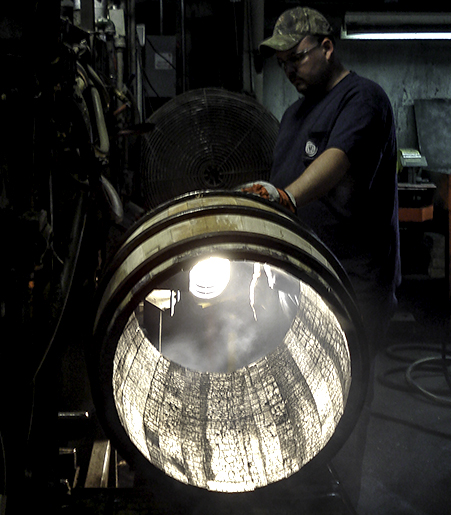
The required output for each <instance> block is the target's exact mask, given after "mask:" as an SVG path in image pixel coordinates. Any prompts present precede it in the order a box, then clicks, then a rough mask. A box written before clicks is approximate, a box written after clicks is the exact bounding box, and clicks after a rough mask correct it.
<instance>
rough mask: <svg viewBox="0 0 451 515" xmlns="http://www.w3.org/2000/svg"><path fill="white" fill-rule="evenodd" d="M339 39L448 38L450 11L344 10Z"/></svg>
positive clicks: (450, 32) (450, 23) (450, 35)
mask: <svg viewBox="0 0 451 515" xmlns="http://www.w3.org/2000/svg"><path fill="white" fill-rule="evenodd" d="M341 39H367V40H403V39H420V40H421V39H423V40H440V39H441V40H443V39H451V13H394V12H382V13H381V12H355V13H346V14H345V18H344V23H343V26H342V28H341Z"/></svg>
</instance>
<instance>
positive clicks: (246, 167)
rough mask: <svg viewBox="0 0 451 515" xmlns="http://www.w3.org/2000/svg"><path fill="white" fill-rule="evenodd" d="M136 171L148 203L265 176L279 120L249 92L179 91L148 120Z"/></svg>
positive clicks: (268, 168)
mask: <svg viewBox="0 0 451 515" xmlns="http://www.w3.org/2000/svg"><path fill="white" fill-rule="evenodd" d="M148 122H150V123H151V124H153V125H154V129H153V130H152V131H151V132H150V133H148V134H146V135H145V136H144V137H143V147H142V156H141V157H142V159H141V163H142V165H141V167H142V169H141V177H142V194H143V200H144V203H145V204H146V207H148V208H154V207H156V206H158V205H160V204H161V203H163V202H165V201H167V200H170V199H173V198H174V197H177V196H179V195H181V194H184V193H187V192H191V191H196V190H212V189H213V190H218V189H221V190H228V189H233V188H234V187H235V186H238V185H239V184H243V183H246V182H249V181H253V180H259V179H260V180H268V178H269V172H270V168H271V163H272V154H273V149H274V145H275V141H276V137H277V132H278V128H279V122H278V120H277V119H276V118H275V117H274V116H273V115H272V114H271V113H270V112H269V111H267V110H266V109H265V108H264V107H263V106H262V105H261V104H259V103H258V102H257V101H256V100H254V99H253V98H251V97H249V96H247V95H244V94H239V93H233V92H230V91H227V90H224V89H219V88H207V89H197V90H192V91H188V92H187V93H184V94H182V95H179V96H177V97H175V98H173V99H172V100H170V101H169V102H167V103H166V104H165V105H163V106H162V107H161V108H160V109H158V110H157V111H156V112H155V113H154V114H153V115H152V116H151V117H150V118H149V120H148Z"/></svg>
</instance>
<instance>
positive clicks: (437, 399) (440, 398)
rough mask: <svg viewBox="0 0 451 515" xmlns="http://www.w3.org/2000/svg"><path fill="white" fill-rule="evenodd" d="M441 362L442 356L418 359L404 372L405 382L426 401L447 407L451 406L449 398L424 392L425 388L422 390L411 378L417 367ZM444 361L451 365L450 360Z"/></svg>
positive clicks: (427, 391)
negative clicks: (429, 400)
mask: <svg viewBox="0 0 451 515" xmlns="http://www.w3.org/2000/svg"><path fill="white" fill-rule="evenodd" d="M442 360H443V358H442V356H437V357H435V356H429V357H427V358H423V359H419V360H417V361H415V362H414V363H412V364H411V365H410V366H409V367H408V368H407V370H406V380H407V382H408V383H409V385H410V386H412V387H413V388H415V389H416V390H418V391H419V392H420V393H422V394H423V395H425V396H426V397H427V398H428V399H431V400H433V401H434V402H437V403H439V404H445V405H447V406H451V398H449V397H443V396H441V395H436V394H434V393H432V392H430V391H429V390H426V388H423V387H422V386H421V385H420V384H419V383H418V381H416V380H415V379H413V377H412V374H413V372H414V371H415V370H416V369H418V368H419V367H421V366H422V365H424V364H425V363H436V362H439V364H442ZM446 361H448V362H450V363H451V358H448V359H447V360H446ZM446 361H445V364H446Z"/></svg>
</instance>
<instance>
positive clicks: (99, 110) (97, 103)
mask: <svg viewBox="0 0 451 515" xmlns="http://www.w3.org/2000/svg"><path fill="white" fill-rule="evenodd" d="M91 98H92V105H93V109H94V116H95V119H96V127H97V133H98V135H99V145H98V147H97V148H98V150H99V152H100V153H101V154H103V155H106V154H108V152H109V151H110V140H109V138H108V130H107V127H106V122H105V116H104V114H103V106H102V101H101V99H100V94H99V91H98V90H97V88H95V87H91Z"/></svg>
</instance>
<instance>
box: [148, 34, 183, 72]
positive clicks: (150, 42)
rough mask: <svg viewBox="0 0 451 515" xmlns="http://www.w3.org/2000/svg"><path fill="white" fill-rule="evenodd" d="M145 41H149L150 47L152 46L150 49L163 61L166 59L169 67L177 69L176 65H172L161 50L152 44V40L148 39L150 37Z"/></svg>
mask: <svg viewBox="0 0 451 515" xmlns="http://www.w3.org/2000/svg"><path fill="white" fill-rule="evenodd" d="M147 42H148V43H149V45H150V47H151V48H152V50H153V51H154V52H155V53H156V54H157V55H159V56H160V57H161V58H162V59H163V60H164V61H166V62H167V63H168V64H169V66H171V68H173V69H174V70H177V69H176V67H175V66H174V65H173V63H171V61H169V59H167V58H166V57H165V56H164V55H163V54H162V53H161V52H159V51H158V50H157V49H156V48H155V47H154V45H153V43H152V41H150V39H147Z"/></svg>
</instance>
